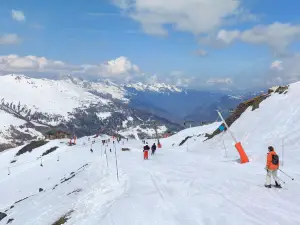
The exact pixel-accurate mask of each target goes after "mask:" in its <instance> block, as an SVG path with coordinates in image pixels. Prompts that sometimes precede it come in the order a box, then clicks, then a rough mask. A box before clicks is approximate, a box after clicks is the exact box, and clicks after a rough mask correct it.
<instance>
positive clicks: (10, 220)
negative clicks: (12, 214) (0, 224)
mask: <svg viewBox="0 0 300 225" xmlns="http://www.w3.org/2000/svg"><path fill="white" fill-rule="evenodd" d="M12 221H14V219H13V218H11V219H9V220H8V221H7V223H6V224H9V223H11V222H12Z"/></svg>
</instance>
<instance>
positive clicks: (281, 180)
mask: <svg viewBox="0 0 300 225" xmlns="http://www.w3.org/2000/svg"><path fill="white" fill-rule="evenodd" d="M277 178H278V180H280V181H281V182H282V183H284V184H285V181H284V180H282V179H280V178H279V177H277Z"/></svg>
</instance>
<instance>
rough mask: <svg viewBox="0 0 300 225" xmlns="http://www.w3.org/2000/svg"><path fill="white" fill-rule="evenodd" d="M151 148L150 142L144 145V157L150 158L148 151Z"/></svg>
mask: <svg viewBox="0 0 300 225" xmlns="http://www.w3.org/2000/svg"><path fill="white" fill-rule="evenodd" d="M149 150H150V147H149V145H148V143H146V145H145V146H144V150H143V152H144V159H148V152H149Z"/></svg>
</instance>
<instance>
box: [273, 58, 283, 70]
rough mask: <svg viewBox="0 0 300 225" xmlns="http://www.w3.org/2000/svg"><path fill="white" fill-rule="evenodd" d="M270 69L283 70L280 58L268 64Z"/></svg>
mask: <svg viewBox="0 0 300 225" xmlns="http://www.w3.org/2000/svg"><path fill="white" fill-rule="evenodd" d="M270 68H271V69H276V70H279V71H280V70H283V69H284V68H283V65H282V61H280V60H276V61H274V62H272V64H271V66H270Z"/></svg>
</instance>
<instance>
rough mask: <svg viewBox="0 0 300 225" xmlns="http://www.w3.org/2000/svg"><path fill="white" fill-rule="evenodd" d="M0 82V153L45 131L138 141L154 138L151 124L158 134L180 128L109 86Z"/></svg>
mask: <svg viewBox="0 0 300 225" xmlns="http://www.w3.org/2000/svg"><path fill="white" fill-rule="evenodd" d="M0 83H1V90H0V99H1V105H0V116H1V117H0V121H1V126H0V150H1V149H5V148H7V147H9V146H15V145H18V144H21V143H23V142H24V141H25V140H28V139H31V138H41V137H42V136H43V135H42V133H43V132H44V131H46V130H49V129H53V128H63V129H65V130H67V131H69V132H70V133H75V134H76V135H78V136H79V137H80V136H83V135H87V134H94V133H97V132H98V131H100V132H105V133H108V134H112V132H116V131H117V130H118V131H122V130H124V131H126V134H127V135H130V136H136V135H139V136H140V138H143V137H145V136H147V135H153V132H152V131H151V132H150V133H147V131H149V129H150V128H151V129H152V130H153V122H154V121H157V122H158V123H160V126H159V129H158V132H159V133H164V132H166V130H168V129H169V128H171V129H175V130H176V129H178V128H179V126H178V125H176V124H172V123H171V122H169V121H168V120H166V119H163V118H160V117H157V116H154V115H152V114H150V113H149V112H143V111H141V110H137V109H133V108H130V107H128V106H127V105H126V102H127V101H128V99H126V98H125V97H124V96H125V94H124V93H125V92H126V91H125V90H124V89H123V88H122V87H119V86H117V85H114V84H113V83H91V82H85V81H82V80H79V79H75V78H67V79H60V80H50V79H35V78H29V77H26V76H23V75H7V76H0ZM116 99H118V100H119V101H116ZM126 121H127V122H126ZM131 129H133V130H131Z"/></svg>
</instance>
